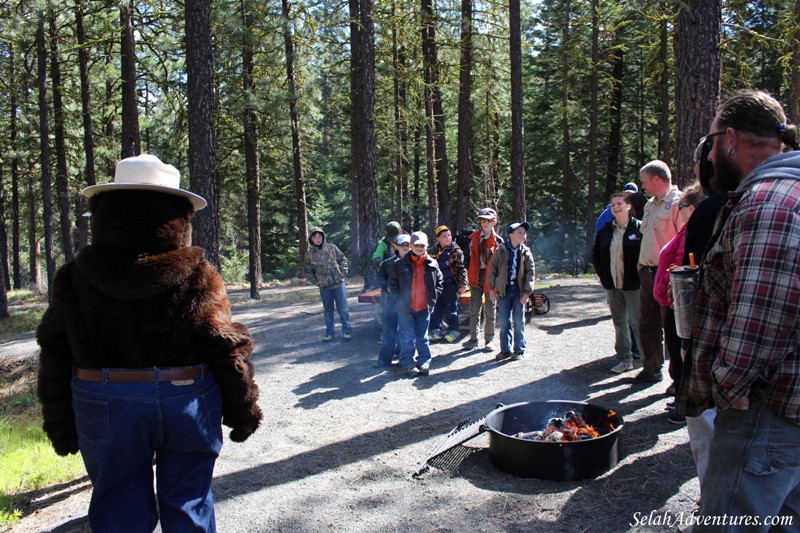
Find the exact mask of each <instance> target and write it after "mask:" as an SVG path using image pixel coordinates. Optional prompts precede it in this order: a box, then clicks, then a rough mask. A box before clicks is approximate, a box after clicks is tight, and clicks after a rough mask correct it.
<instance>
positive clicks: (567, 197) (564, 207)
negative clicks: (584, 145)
mask: <svg viewBox="0 0 800 533" xmlns="http://www.w3.org/2000/svg"><path fill="white" fill-rule="evenodd" d="M562 6H563V9H564V18H563V27H562V28H561V43H562V50H561V136H562V138H561V174H562V175H563V176H564V178H563V182H562V187H561V213H560V216H559V231H558V233H559V238H558V244H557V248H556V250H557V257H558V259H557V261H558V264H559V265H560V269H561V270H563V269H564V267H565V266H566V264H567V263H566V262H565V259H566V241H567V237H568V235H569V226H570V211H569V210H570V207H571V205H572V169H571V165H570V156H569V143H570V140H569V138H570V135H569V89H570V86H569V66H570V65H569V48H570V9H571V1H570V0H565V1H564V2H563V4H562Z"/></svg>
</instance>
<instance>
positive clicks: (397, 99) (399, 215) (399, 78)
mask: <svg viewBox="0 0 800 533" xmlns="http://www.w3.org/2000/svg"><path fill="white" fill-rule="evenodd" d="M396 4H397V2H396V0H393V1H392V20H393V21H395V22H394V23H393V24H392V71H393V72H392V85H393V87H392V89H393V92H392V95H393V104H394V135H395V143H396V146H395V155H394V173H395V183H396V187H397V190H396V199H397V204H396V208H395V210H394V213H395V220H397V221H398V222H399V223H400V227H404V226H405V224H406V223H407V222H410V218H409V216H408V215H407V214H406V202H407V201H408V200H409V194H408V190H409V189H408V121H407V120H406V85H407V81H406V78H405V69H406V48H405V46H404V45H402V44H400V43H399V42H398V39H397V22H396V18H395V15H396Z"/></svg>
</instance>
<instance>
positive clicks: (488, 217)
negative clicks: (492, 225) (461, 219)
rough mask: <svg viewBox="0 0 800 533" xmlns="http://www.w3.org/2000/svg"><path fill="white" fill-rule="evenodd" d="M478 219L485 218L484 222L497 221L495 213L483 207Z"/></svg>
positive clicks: (489, 208)
mask: <svg viewBox="0 0 800 533" xmlns="http://www.w3.org/2000/svg"><path fill="white" fill-rule="evenodd" d="M478 218H485V219H486V220H497V211H495V210H494V209H492V208H491V207H484V208H483V209H481V210H480V212H479V213H478Z"/></svg>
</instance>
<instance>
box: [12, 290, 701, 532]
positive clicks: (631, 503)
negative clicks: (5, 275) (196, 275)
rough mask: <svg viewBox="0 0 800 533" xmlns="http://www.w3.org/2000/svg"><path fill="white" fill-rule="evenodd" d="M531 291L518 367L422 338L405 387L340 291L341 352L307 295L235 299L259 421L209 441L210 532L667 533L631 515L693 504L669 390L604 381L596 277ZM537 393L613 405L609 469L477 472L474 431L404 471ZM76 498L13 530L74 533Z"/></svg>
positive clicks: (83, 489)
mask: <svg viewBox="0 0 800 533" xmlns="http://www.w3.org/2000/svg"><path fill="white" fill-rule="evenodd" d="M546 283H556V284H557V286H553V287H550V288H547V289H544V291H543V292H545V293H546V294H547V296H548V297H549V298H550V301H551V310H550V312H549V313H548V314H547V315H539V316H536V317H534V319H533V321H532V322H531V323H530V324H529V325H528V326H527V329H526V333H527V338H528V351H529V354H528V356H527V357H526V358H525V359H522V360H520V361H517V362H510V363H505V364H497V363H495V361H494V354H493V353H492V354H488V353H483V352H481V351H465V350H463V349H462V348H461V345H460V343H457V344H450V345H448V344H435V345H434V347H433V353H434V359H433V364H432V368H431V375H430V376H429V377H426V378H418V379H416V380H411V379H407V378H405V377H404V376H403V374H401V373H400V372H384V373H379V372H378V371H376V370H373V369H372V367H371V364H372V362H373V361H374V359H375V357H376V354H377V351H378V349H379V345H378V342H377V341H378V338H379V335H380V331H379V329H378V328H377V326H376V325H375V324H374V322H373V320H372V308H371V306H369V305H365V304H358V303H357V302H356V300H355V297H354V296H353V295H354V291H353V290H351V292H350V294H351V298H350V300H349V302H350V308H351V315H352V318H353V321H354V325H355V329H354V340H353V341H352V342H349V343H344V342H340V340H339V339H337V340H336V341H334V342H333V343H330V344H323V343H322V342H320V338H321V336H322V334H323V327H322V316H321V305H320V303H319V302H318V301H314V302H313V303H311V304H302V303H301V304H290V305H285V304H284V305H280V304H274V303H268V302H261V303H255V304H240V305H237V306H236V308H235V314H236V319H237V320H239V321H242V322H244V323H245V324H246V325H247V326H248V327H249V328H250V330H251V331H252V333H253V335H254V338H255V340H256V357H255V363H256V366H257V371H258V376H257V378H258V381H259V384H260V385H261V387H262V391H263V393H262V406H263V407H264V410H265V414H266V421H265V422H266V423H265V426H264V427H263V429H261V430H259V432H257V433H256V434H255V435H254V436H253V437H252V438H251V439H250V440H248V441H247V442H246V443H244V444H235V443H232V442H226V444H225V446H224V448H223V451H222V455H221V457H220V459H219V461H218V463H217V468H216V472H215V479H214V496H215V500H216V502H217V504H216V509H217V523H218V528H219V530H220V531H226V532H227V531H231V532H240V531H348V532H349V531H354V532H355V531H453V532H462V531H540V530H541V531H549V532H552V531H570V532H572V531H623V530H640V531H668V530H674V527H673V528H669V527H666V526H657V525H647V524H643V523H642V521H641V517H642V516H651V514H652V516H655V517H659V516H660V517H662V518H661V520H662V521H663V517H664V516H667V517H669V518H672V519H675V520H677V518H678V517H679V516H680V513H683V514H684V515H688V514H689V513H691V512H692V510H693V509H694V507H695V500H696V498H697V496H698V494H697V491H698V487H697V479H696V476H695V470H694V463H693V461H692V457H691V452H690V450H689V445H688V439H687V436H686V429H685V428H684V427H677V426H673V425H672V424H669V423H668V422H667V420H666V412H665V411H664V404H665V401H666V397H665V396H664V394H663V393H664V389H665V388H666V386H667V384H668V381H666V380H665V381H664V382H663V383H659V384H655V385H653V386H650V387H643V386H631V385H630V384H629V383H628V382H627V378H628V377H629V376H630V375H631V374H628V375H623V376H616V375H613V374H611V373H609V372H608V369H609V368H611V366H613V364H614V360H613V358H612V355H613V328H612V326H611V321H610V317H609V314H608V309H607V307H606V305H605V299H604V294H603V291H602V289H601V288H600V286H599V284H598V283H597V282H596V281H594V280H585V279H564V280H557V281H548V282H546ZM12 351H13V350H12ZM7 352H9V346H8V343H4V344H3V345H0V354H3V353H7ZM665 373H666V371H665ZM547 399H562V400H580V401H591V402H592V403H597V404H599V405H602V406H605V407H609V408H612V409H615V410H616V411H617V412H619V413H620V414H621V415H622V416H623V417H624V419H625V426H624V428H623V430H622V432H621V436H620V438H621V443H622V458H621V460H620V463H619V465H618V466H617V467H615V468H613V469H612V470H611V471H609V472H608V473H606V474H604V475H602V476H600V477H598V478H596V479H591V480H583V481H576V482H555V481H544V480H537V479H524V478H519V477H516V476H513V475H510V474H506V473H504V472H501V471H499V470H497V469H495V468H494V467H493V466H492V465H491V464H490V462H489V460H488V454H487V448H486V447H487V446H488V438H487V437H486V436H485V435H481V436H479V437H477V438H476V439H474V440H472V441H470V443H469V444H468V448H467V449H466V450H465V452H467V453H465V456H466V457H465V459H464V460H463V461H462V462H461V464H460V466H459V468H458V469H457V470H455V471H444V470H439V469H435V468H434V469H431V470H430V471H429V472H428V473H427V474H425V475H423V476H422V477H421V478H420V479H413V478H412V476H411V474H412V472H414V470H416V468H417V466H418V464H419V463H420V462H421V461H422V460H424V459H425V458H426V457H427V456H428V455H429V454H430V453H431V452H432V451H433V450H434V448H435V447H436V446H437V444H439V442H440V441H441V440H442V439H443V438H444V436H445V435H446V434H447V433H448V432H449V431H450V430H451V429H453V427H455V425H456V424H457V423H458V422H460V421H462V420H464V419H466V418H471V419H479V418H482V417H483V416H485V415H486V414H487V413H488V412H490V411H491V410H492V409H494V407H495V406H496V405H497V404H498V403H503V404H511V403H514V402H519V401H529V400H547ZM88 493H89V490H88V489H87V483H86V480H85V479H83V480H79V481H78V482H76V483H73V484H68V485H65V486H64V487H59V488H58V489H57V490H53V491H48V492H46V493H44V494H38V495H35V496H36V497H37V498H38V499H37V500H35V501H34V502H33V503H32V504H31V506H29V507H30V508H29V509H27V510H26V512H28V513H29V514H28V516H27V517H26V518H24V519H23V520H22V521H21V522H20V524H19V525H18V526H17V527H15V528H14V531H60V532H66V531H86V530H88V528H87V526H86V520H85V514H86V509H87V506H88ZM36 509H38V511H37V510H36ZM637 513H638V514H637ZM637 518H638V519H639V521H638V522H637Z"/></svg>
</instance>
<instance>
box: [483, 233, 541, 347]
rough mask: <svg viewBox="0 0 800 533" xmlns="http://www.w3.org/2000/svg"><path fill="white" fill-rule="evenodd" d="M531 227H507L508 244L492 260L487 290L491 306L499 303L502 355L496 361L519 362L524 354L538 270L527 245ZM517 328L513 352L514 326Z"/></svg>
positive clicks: (497, 251)
mask: <svg viewBox="0 0 800 533" xmlns="http://www.w3.org/2000/svg"><path fill="white" fill-rule="evenodd" d="M529 229H531V225H530V224H528V223H527V222H515V223H513V224H511V225H510V226H509V227H508V241H507V242H506V243H505V245H504V246H500V247H499V248H497V250H496V251H495V253H494V255H493V256H492V262H491V264H490V265H489V271H488V273H487V274H486V286H487V287H488V289H489V298H490V299H491V300H492V302H495V301H498V300H499V304H498V306H497V320H498V322H500V353H498V354H497V356H496V357H495V359H496V360H498V361H502V360H503V359H508V358H509V357H510V358H511V359H512V360H516V359H520V358H521V357H522V356H523V355H524V354H525V347H526V346H527V343H526V341H525V304H527V303H528V299H529V298H530V296H531V293H533V278H534V274H535V268H536V267H535V266H534V263H533V255H531V249H530V248H528V246H527V245H526V244H525V240H526V239H527V236H528V230H529ZM512 323H513V326H514V335H513V341H514V342H513V348H514V351H513V352H512V351H511V348H512V346H511V345H512V342H511V341H512V335H511V326H512Z"/></svg>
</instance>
